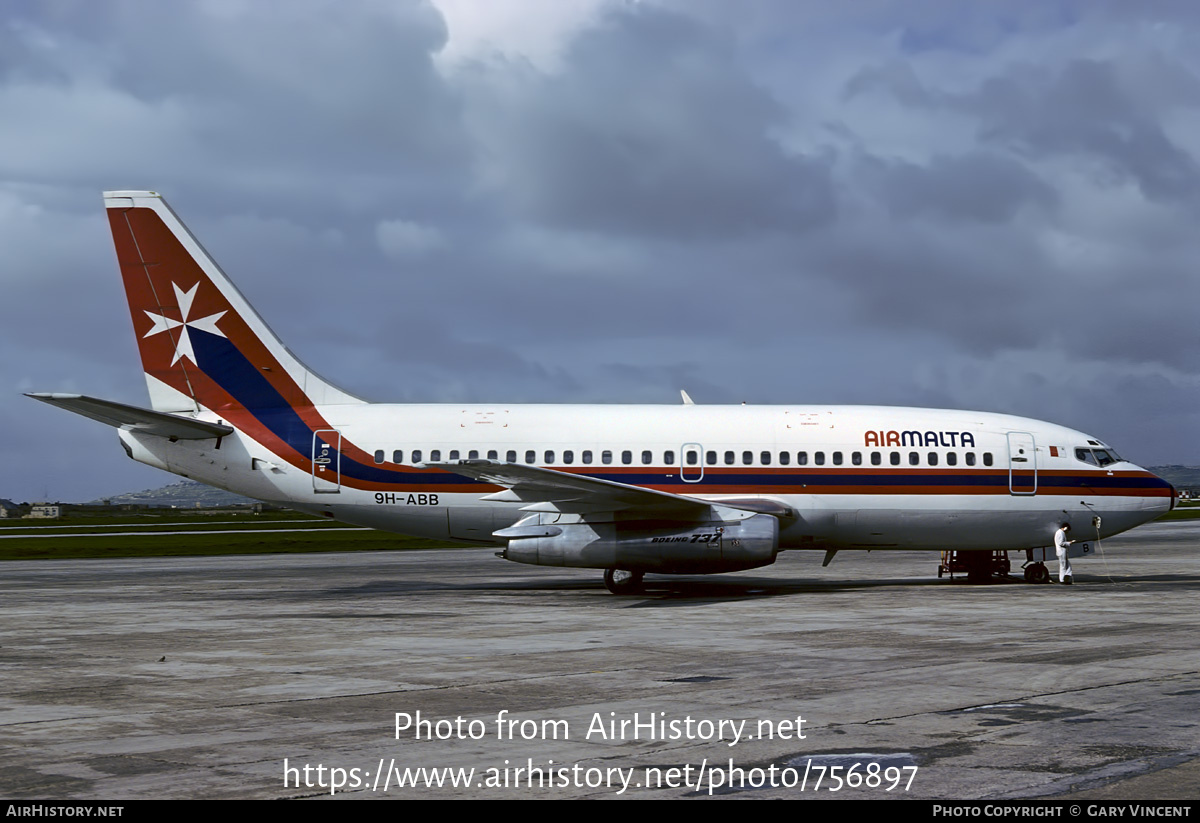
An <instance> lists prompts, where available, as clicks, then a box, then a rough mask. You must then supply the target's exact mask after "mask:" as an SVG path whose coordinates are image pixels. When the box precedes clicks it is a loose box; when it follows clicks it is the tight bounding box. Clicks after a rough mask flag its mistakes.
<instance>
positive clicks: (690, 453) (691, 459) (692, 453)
mask: <svg viewBox="0 0 1200 823" xmlns="http://www.w3.org/2000/svg"><path fill="white" fill-rule="evenodd" d="M683 459H684V460H685V461H686V462H687V464H688V465H689V466H695V465H696V464H697V463H699V462H700V452H698V451H696V450H695V449H688V450H687V451H685V452H684V453H683Z"/></svg>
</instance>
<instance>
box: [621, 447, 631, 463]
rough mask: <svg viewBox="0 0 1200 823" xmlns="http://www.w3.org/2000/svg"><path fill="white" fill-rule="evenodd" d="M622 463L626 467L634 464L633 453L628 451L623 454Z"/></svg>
mask: <svg viewBox="0 0 1200 823" xmlns="http://www.w3.org/2000/svg"><path fill="white" fill-rule="evenodd" d="M621 462H622V463H624V464H625V465H626V466H628V465H629V464H630V463H632V462H633V452H631V451H629V450H628V449H626V450H625V451H623V452H621Z"/></svg>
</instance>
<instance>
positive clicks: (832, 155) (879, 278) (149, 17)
mask: <svg viewBox="0 0 1200 823" xmlns="http://www.w3.org/2000/svg"><path fill="white" fill-rule="evenodd" d="M1195 9H1196V7H1195V6H1194V5H1193V4H1191V3H1184V2H1180V3H1167V2H1164V3H1137V4H1133V3H1125V2H1116V1H1115V0H1114V2H1083V0H1080V2H1061V1H1056V0H1029V1H1028V2H995V3H963V2H959V0H942V1H939V0H928V1H927V2H921V3H912V2H907V1H904V2H882V1H881V2H856V3H827V2H799V1H798V0H778V2H771V1H770V0H739V1H738V2H732V0H641V1H640V2H630V1H629V0H507V1H505V0H436V1H435V2H417V0H411V2H410V1H408V0H392V1H391V2H344V1H343V0H337V2H333V0H330V1H329V2H320V1H319V0H314V1H313V2H266V1H265V0H241V1H235V0H213V1H212V2H190V3H188V2H171V3H162V2H157V0H131V1H130V2H117V0H111V1H106V2H95V1H94V0H81V1H80V2H54V1H53V0H27V1H26V2H21V1H20V0H10V1H9V2H5V3H3V4H0V285H2V286H3V293H2V294H0V352H2V353H3V358H2V359H0V378H2V382H3V386H4V389H5V391H4V392H3V393H2V394H0V425H2V426H3V428H4V430H5V432H6V435H7V437H6V438H5V442H6V444H7V454H8V464H9V466H10V469H9V471H6V472H4V473H3V474H2V475H0V497H9V498H13V499H16V500H18V501H21V500H35V499H42V498H47V499H51V500H53V499H60V500H66V501H75V500H86V499H90V498H94V497H98V496H101V495H106V494H114V493H120V492H123V491H128V490H132V489H139V488H147V487H152V486H158V485H161V484H162V483H165V482H169V481H170V480H171V478H170V477H169V476H167V475H163V474H160V473H158V472H155V471H154V470H152V469H149V468H147V467H143V466H140V465H138V464H135V463H133V462H132V461H130V460H129V459H128V458H126V457H125V455H124V453H123V452H122V451H121V449H120V447H119V445H118V444H117V440H116V437H115V434H114V433H113V432H112V430H110V429H107V428H105V427H103V426H101V425H99V424H96V423H92V422H91V421H87V420H84V419H82V418H76V417H74V416H73V415H70V414H67V413H65V412H62V411H59V410H56V409H52V408H49V407H45V406H43V405H41V404H38V403H36V402H34V401H31V400H28V399H26V398H23V397H21V396H20V393H21V392H25V391H74V392H80V393H85V394H93V395H98V396H101V397H106V398H110V399H115V400H120V401H124V402H129V403H135V404H140V405H145V404H146V402H147V398H146V394H145V385H144V382H143V379H142V375H141V370H140V368H139V364H138V360H137V354H136V347H135V341H134V336H133V331H132V329H131V327H130V322H129V315H128V313H127V311H126V309H125V305H124V299H123V293H122V289H121V285H120V281H119V278H118V274H117V270H116V265H115V259H114V255H113V252H112V245H111V240H110V238H109V236H108V232H107V224H106V222H105V220H104V215H103V214H102V211H103V209H102V205H101V201H100V194H99V193H100V191H102V190H104V189H154V190H157V191H160V192H162V193H163V194H164V195H165V196H166V197H167V199H168V200H169V202H170V203H171V205H172V206H173V207H174V209H175V210H176V211H177V212H178V213H179V214H180V216H181V217H182V218H183V219H184V220H185V221H186V222H187V223H188V225H189V226H190V227H191V229H192V230H193V231H194V232H195V233H196V234H197V235H198V236H199V237H200V238H201V240H202V241H203V242H204V244H205V245H206V246H207V247H208V249H209V251H210V252H212V254H213V255H214V257H216V258H217V260H218V261H219V262H220V263H221V264H222V266H223V267H224V268H225V270H226V271H227V272H229V273H230V274H231V276H232V277H233V278H234V280H235V281H236V282H237V283H238V285H239V286H240V287H241V289H242V291H243V292H244V293H245V294H246V295H247V296H248V297H249V298H250V300H251V301H252V302H253V303H254V304H255V306H256V308H257V309H258V310H259V312H260V313H261V314H262V315H263V316H264V317H265V318H266V320H267V321H268V322H269V323H271V325H272V326H273V327H274V328H275V330H276V331H277V332H278V333H279V334H280V335H281V336H282V337H283V338H284V340H285V341H286V342H287V343H288V344H289V345H290V346H291V348H292V349H293V350H294V351H296V352H297V353H298V354H299V355H300V357H301V358H303V359H304V360H305V361H306V362H308V363H309V365H311V366H312V367H314V368H315V369H316V370H317V371H319V372H321V373H322V374H325V375H327V376H329V377H331V378H333V379H334V381H335V382H337V383H340V384H341V385H343V386H344V387H346V388H347V389H350V390H352V391H353V392H355V393H358V394H361V395H364V396H367V397H369V398H371V399H378V400H390V401H423V402H450V403H457V402H476V401H481V402H486V401H503V402H506V403H518V402H568V403H575V402H581V403H582V402H612V403H633V402H642V403H644V402H649V403H677V402H678V397H679V395H678V391H679V389H681V388H683V389H687V390H688V392H689V393H690V394H691V395H692V396H693V397H694V398H695V399H696V401H697V402H700V403H731V402H735V403H736V402H742V401H746V402H749V403H756V404H765V403H815V404H823V403H872V404H890V405H920V406H936V407H955V408H976V409H986V410H993V411H1004V412H1011V413H1016V414H1022V415H1027V416H1030V417H1036V418H1039V419H1045V420H1051V421H1054V422H1058V423H1063V424H1065V425H1069V426H1072V427H1075V428H1079V429H1082V430H1084V431H1088V432H1091V433H1093V434H1095V435H1097V436H1099V437H1101V438H1103V439H1105V440H1107V441H1109V442H1110V443H1112V444H1113V445H1114V446H1116V447H1117V449H1118V450H1119V451H1121V452H1122V453H1123V454H1125V455H1126V456H1127V457H1129V458H1130V459H1133V460H1135V461H1137V462H1140V463H1142V464H1146V465H1149V464H1161V463H1190V464H1200V413H1198V412H1197V401H1198V400H1200V326H1198V323H1197V317H1198V315H1200V276H1198V275H1197V271H1196V267H1197V264H1198V263H1200V52H1198V51H1197V49H1196V47H1195V44H1196V43H1197V42H1200V11H1196V10H1195Z"/></svg>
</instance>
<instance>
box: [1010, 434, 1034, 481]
mask: <svg viewBox="0 0 1200 823" xmlns="http://www.w3.org/2000/svg"><path fill="white" fill-rule="evenodd" d="M1008 492H1009V494H1037V448H1036V444H1035V443H1034V440H1033V435H1032V434H1030V433H1029V432H1009V433H1008Z"/></svg>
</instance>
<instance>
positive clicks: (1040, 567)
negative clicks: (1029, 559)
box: [1025, 563, 1050, 583]
mask: <svg viewBox="0 0 1200 823" xmlns="http://www.w3.org/2000/svg"><path fill="white" fill-rule="evenodd" d="M1025 582H1026V583H1049V582H1050V570H1049V569H1047V568H1046V564H1045V563H1029V564H1028V565H1026V566H1025Z"/></svg>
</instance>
